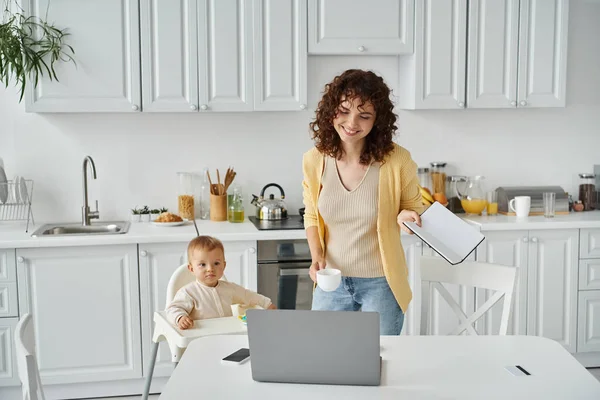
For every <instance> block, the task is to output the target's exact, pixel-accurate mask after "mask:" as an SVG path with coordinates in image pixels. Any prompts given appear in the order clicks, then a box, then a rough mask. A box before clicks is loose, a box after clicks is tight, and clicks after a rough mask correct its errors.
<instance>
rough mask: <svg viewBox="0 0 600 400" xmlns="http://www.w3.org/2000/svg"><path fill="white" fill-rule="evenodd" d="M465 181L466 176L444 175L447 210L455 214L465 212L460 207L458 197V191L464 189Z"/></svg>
mask: <svg viewBox="0 0 600 400" xmlns="http://www.w3.org/2000/svg"><path fill="white" fill-rule="evenodd" d="M466 182H467V177H466V176H462V175H448V176H447V177H446V198H447V199H448V210H450V211H452V212H453V213H455V214H462V213H464V212H465V210H464V209H463V208H462V204H461V202H460V198H459V197H458V192H459V191H461V192H462V191H464V190H465V184H466ZM457 189H458V190H457Z"/></svg>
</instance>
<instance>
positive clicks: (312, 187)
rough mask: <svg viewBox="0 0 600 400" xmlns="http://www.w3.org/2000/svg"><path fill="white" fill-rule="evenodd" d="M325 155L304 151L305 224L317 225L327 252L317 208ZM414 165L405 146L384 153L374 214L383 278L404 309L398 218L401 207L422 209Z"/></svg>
mask: <svg viewBox="0 0 600 400" xmlns="http://www.w3.org/2000/svg"><path fill="white" fill-rule="evenodd" d="M324 160H325V158H324V156H323V154H321V153H320V152H319V151H318V150H317V149H316V148H313V149H312V150H309V151H308V152H306V153H305V154H304V157H303V160H302V168H303V171H304V181H303V182H302V184H303V187H304V207H305V213H304V227H305V229H308V228H309V227H311V226H316V227H317V228H318V232H319V238H320V239H321V247H322V248H323V251H324V252H326V251H327V249H326V247H325V230H326V229H327V227H326V225H325V223H324V221H323V218H322V217H321V216H320V215H319V209H318V207H317V204H318V199H319V194H320V193H321V177H322V175H323V167H324ZM418 182H419V181H418V178H417V165H416V164H415V162H414V161H413V160H412V158H411V156H410V153H409V152H408V150H406V149H405V148H403V147H401V146H399V145H397V144H394V150H393V151H392V152H391V153H390V154H389V155H388V156H386V158H385V160H384V163H383V164H382V165H381V168H380V169H379V200H378V210H379V211H378V215H377V237H378V239H379V249H380V251H381V258H382V262H383V270H384V273H385V277H386V279H387V281H388V283H389V285H390V288H391V289H392V292H393V293H394V297H395V298H396V301H397V302H398V305H399V306H400V308H401V309H402V310H403V311H404V312H406V309H407V307H408V304H409V303H410V301H411V299H412V291H411V290H410V286H409V284H408V269H407V267H406V259H405V257H404V249H403V248H402V242H401V241H400V226H399V225H398V223H397V217H398V214H399V213H400V211H401V210H404V209H409V210H415V211H417V212H419V213H420V212H421V210H422V207H423V206H422V203H421V192H420V191H419V188H418Z"/></svg>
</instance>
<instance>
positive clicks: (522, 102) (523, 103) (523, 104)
mask: <svg viewBox="0 0 600 400" xmlns="http://www.w3.org/2000/svg"><path fill="white" fill-rule="evenodd" d="M519 105H521V106H523V107H525V106H526V105H527V102H526V101H525V100H522V101H521V102H519Z"/></svg>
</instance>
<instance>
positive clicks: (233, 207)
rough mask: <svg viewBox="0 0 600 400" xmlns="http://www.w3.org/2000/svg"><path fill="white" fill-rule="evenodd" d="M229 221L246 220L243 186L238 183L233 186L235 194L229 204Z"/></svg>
mask: <svg viewBox="0 0 600 400" xmlns="http://www.w3.org/2000/svg"><path fill="white" fill-rule="evenodd" d="M228 197H229V196H228ZM227 221H229V222H234V223H238V222H244V197H243V196H242V188H241V187H240V186H238V185H236V186H235V187H234V188H233V195H232V196H231V200H230V201H229V203H228V204H227Z"/></svg>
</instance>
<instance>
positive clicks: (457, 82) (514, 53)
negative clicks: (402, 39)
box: [328, 0, 569, 109]
mask: <svg viewBox="0 0 600 400" xmlns="http://www.w3.org/2000/svg"><path fill="white" fill-rule="evenodd" d="M568 2H569V0H470V1H468V2H467V1H466V0H448V1H433V0H423V1H419V2H417V3H416V12H415V53H414V55H412V56H409V57H400V63H399V67H400V84H401V86H400V87H401V89H402V90H400V91H399V93H400V98H399V101H398V105H399V107H400V108H405V109H444V108H448V109H452V108H515V107H564V106H565V85H566V63H567V25H568ZM328 4H329V3H328ZM467 15H468V17H467ZM467 28H468V29H467ZM467 32H468V33H467ZM465 48H466V50H465ZM465 54H466V55H465Z"/></svg>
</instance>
